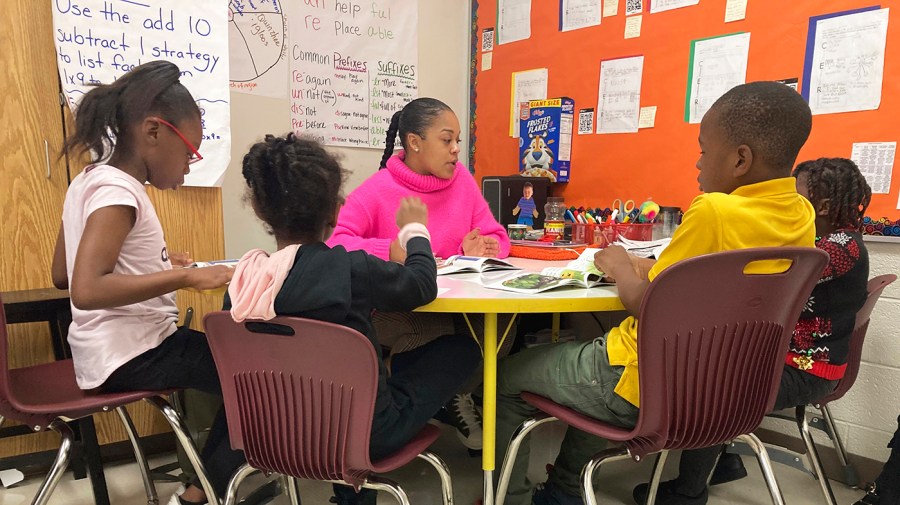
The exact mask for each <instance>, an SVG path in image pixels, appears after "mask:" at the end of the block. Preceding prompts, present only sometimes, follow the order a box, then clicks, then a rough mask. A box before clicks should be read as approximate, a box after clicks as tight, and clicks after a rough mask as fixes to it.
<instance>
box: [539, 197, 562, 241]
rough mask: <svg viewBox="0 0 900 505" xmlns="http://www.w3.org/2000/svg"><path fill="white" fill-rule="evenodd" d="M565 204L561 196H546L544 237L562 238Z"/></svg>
mask: <svg viewBox="0 0 900 505" xmlns="http://www.w3.org/2000/svg"><path fill="white" fill-rule="evenodd" d="M565 215H566V204H565V202H564V201H563V198H562V197H561V196H551V197H548V198H547V204H546V205H544V237H546V238H547V239H552V240H562V238H563V235H564V233H565V228H566V225H565Z"/></svg>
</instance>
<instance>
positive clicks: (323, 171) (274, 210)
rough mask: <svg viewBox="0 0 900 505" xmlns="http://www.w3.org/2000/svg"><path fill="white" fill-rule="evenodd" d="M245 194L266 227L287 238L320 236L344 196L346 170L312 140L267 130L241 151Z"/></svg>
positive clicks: (304, 238) (314, 239)
mask: <svg viewBox="0 0 900 505" xmlns="http://www.w3.org/2000/svg"><path fill="white" fill-rule="evenodd" d="M242 173H243V175H244V179H245V180H246V181H247V195H246V198H247V199H248V200H250V201H251V203H252V205H253V209H254V210H255V211H256V214H257V216H259V218H260V219H261V220H262V221H263V222H264V223H265V224H266V227H267V228H268V230H269V233H271V234H273V235H275V237H276V238H281V239H284V240H290V241H300V242H313V241H317V240H319V239H320V238H321V235H322V233H323V232H324V231H325V229H326V227H327V226H328V224H329V222H330V220H331V219H332V218H333V217H334V210H335V208H337V205H338V203H340V202H341V201H342V197H341V186H343V184H344V180H345V179H346V177H347V171H346V170H344V168H343V167H341V164H340V162H339V161H338V158H337V157H336V156H335V155H333V154H331V153H329V152H328V151H326V150H325V148H324V147H322V145H321V144H319V143H318V142H316V141H315V140H311V139H307V138H303V137H297V136H295V135H294V134H293V133H288V134H287V135H286V136H285V137H276V136H274V135H266V138H265V140H264V141H262V142H257V143H256V144H254V145H253V146H252V147H250V151H249V152H248V153H247V154H246V155H245V156H244V160H243V169H242Z"/></svg>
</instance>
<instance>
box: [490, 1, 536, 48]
mask: <svg viewBox="0 0 900 505" xmlns="http://www.w3.org/2000/svg"><path fill="white" fill-rule="evenodd" d="M498 2H499V3H498V4H497V43H498V44H506V43H507V42H515V41H517V40H525V39H529V38H531V0H498Z"/></svg>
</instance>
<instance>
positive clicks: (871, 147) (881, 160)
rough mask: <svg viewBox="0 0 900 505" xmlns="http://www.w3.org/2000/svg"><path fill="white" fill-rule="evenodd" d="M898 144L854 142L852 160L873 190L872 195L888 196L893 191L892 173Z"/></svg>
mask: <svg viewBox="0 0 900 505" xmlns="http://www.w3.org/2000/svg"><path fill="white" fill-rule="evenodd" d="M896 152H897V143H896V142H854V143H853V151H852V153H851V154H850V159H851V160H853V162H854V163H856V166H858V167H859V171H860V172H862V174H863V176H864V177H865V178H866V182H868V183H869V186H870V187H871V188H872V193H881V194H887V193H889V192H890V191H891V173H892V172H893V170H894V155H895V154H896Z"/></svg>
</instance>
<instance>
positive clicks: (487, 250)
mask: <svg viewBox="0 0 900 505" xmlns="http://www.w3.org/2000/svg"><path fill="white" fill-rule="evenodd" d="M462 250H463V254H465V255H466V256H483V257H485V258H496V257H497V255H498V254H500V241H499V240H497V238H496V237H489V236H487V235H482V234H481V228H475V229H474V230H472V231H470V232H469V233H467V234H466V236H465V237H463V241H462Z"/></svg>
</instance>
